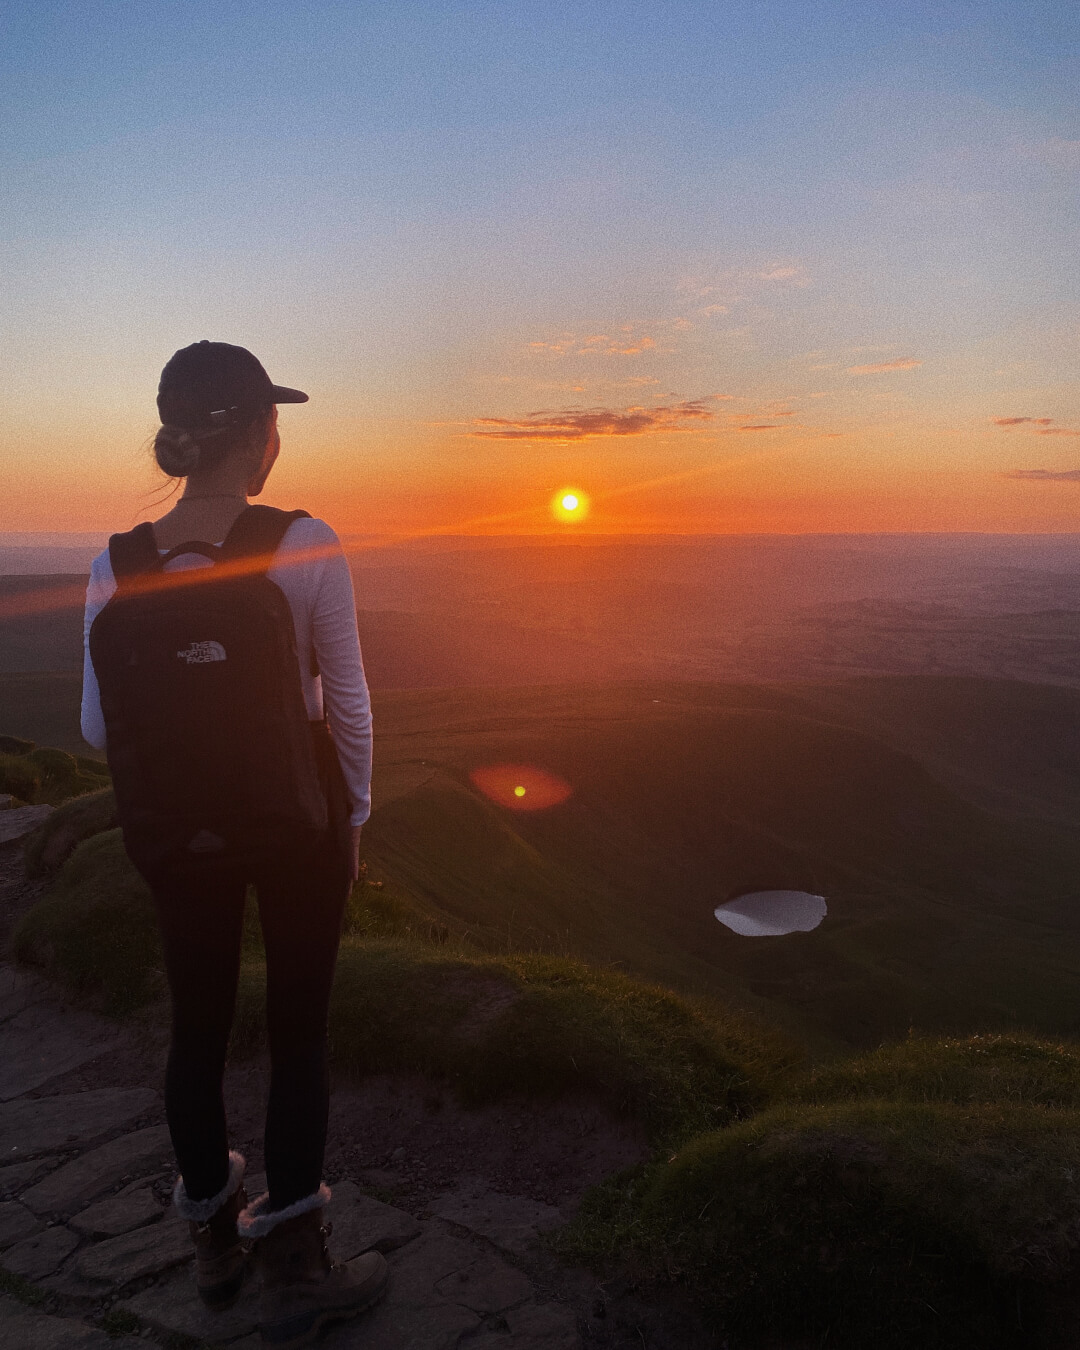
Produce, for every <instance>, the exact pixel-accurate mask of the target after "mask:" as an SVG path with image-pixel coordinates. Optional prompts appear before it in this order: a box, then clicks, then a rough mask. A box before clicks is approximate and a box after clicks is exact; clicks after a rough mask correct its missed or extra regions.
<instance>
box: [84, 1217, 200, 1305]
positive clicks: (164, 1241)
mask: <svg viewBox="0 0 1080 1350" xmlns="http://www.w3.org/2000/svg"><path fill="white" fill-rule="evenodd" d="M192 1255H193V1248H192V1245H191V1235H190V1233H189V1232H188V1226H187V1224H186V1223H185V1222H184V1221H183V1220H181V1219H178V1218H171V1219H166V1220H163V1221H162V1222H161V1223H157V1224H154V1225H152V1226H151V1227H150V1228H139V1229H136V1231H135V1232H133V1233H125V1234H124V1235H123V1236H122V1237H115V1238H109V1239H108V1240H107V1241H105V1242H95V1243H92V1244H91V1245H89V1246H87V1247H83V1249H82V1250H81V1251H80V1252H79V1254H78V1255H77V1256H76V1257H75V1260H74V1261H73V1262H72V1263H71V1268H72V1270H73V1271H74V1273H75V1274H76V1275H77V1276H78V1277H79V1278H80V1279H82V1280H86V1281H87V1282H88V1283H89V1284H100V1285H105V1286H108V1288H110V1289H121V1288H123V1286H124V1285H126V1284H130V1283H131V1282H132V1280H141V1279H143V1278H144V1277H145V1276H147V1275H157V1274H160V1272H161V1271H163V1270H170V1269H172V1267H173V1266H178V1265H180V1264H181V1263H182V1262H184V1261H188V1260H190V1259H191V1257H192Z"/></svg>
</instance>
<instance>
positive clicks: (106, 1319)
mask: <svg viewBox="0 0 1080 1350" xmlns="http://www.w3.org/2000/svg"><path fill="white" fill-rule="evenodd" d="M142 1326H143V1324H142V1322H141V1320H140V1319H139V1318H138V1317H137V1316H136V1315H135V1314H134V1313H133V1312H132V1311H131V1309H130V1308H120V1307H112V1308H107V1309H106V1310H105V1312H103V1313H102V1315H101V1329H102V1331H104V1332H105V1333H106V1335H108V1336H111V1337H113V1339H115V1340H118V1339H119V1338H120V1337H121V1336H138V1335H139V1333H140V1332H141V1331H142Z"/></svg>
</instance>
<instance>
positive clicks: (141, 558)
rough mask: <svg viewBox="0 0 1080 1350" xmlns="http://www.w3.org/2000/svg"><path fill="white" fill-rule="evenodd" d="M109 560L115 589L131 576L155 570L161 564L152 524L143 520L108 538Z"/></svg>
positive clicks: (120, 586)
mask: <svg viewBox="0 0 1080 1350" xmlns="http://www.w3.org/2000/svg"><path fill="white" fill-rule="evenodd" d="M109 562H110V563H111V564H112V570H113V576H114V577H115V578H116V585H117V589H120V588H122V587H123V586H124V585H125V584H126V583H127V582H128V581H130V580H131V579H132V578H133V577H137V576H141V575H142V574H143V573H145V572H152V571H156V570H157V569H158V568H159V567H160V566H161V559H160V557H159V556H158V551H157V542H156V540H155V539H154V527H153V525H151V524H150V522H149V521H148V520H144V521H143V523H142V524H141V525H136V526H135V528H134V529H133V530H128V531H127V532H126V533H124V534H114V535H112V536H111V537H110V539H109Z"/></svg>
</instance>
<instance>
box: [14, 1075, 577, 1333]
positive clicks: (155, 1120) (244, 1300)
mask: <svg viewBox="0 0 1080 1350" xmlns="http://www.w3.org/2000/svg"><path fill="white" fill-rule="evenodd" d="M160 1115H161V1104H160V1100H159V1098H158V1096H157V1094H156V1093H155V1092H154V1091H152V1090H151V1089H148V1088H101V1089H91V1090H89V1091H83V1092H76V1093H62V1094H58V1095H56V1096H40V1097H33V1096H30V1095H26V1094H24V1095H22V1096H20V1097H19V1098H17V1099H15V1100H13V1101H8V1102H5V1103H3V1104H2V1105H0V1154H2V1156H3V1158H4V1160H5V1162H4V1165H3V1166H2V1167H0V1269H2V1270H3V1272H4V1273H5V1274H6V1275H7V1276H8V1277H9V1278H8V1280H7V1281H6V1286H7V1288H8V1290H11V1289H12V1288H14V1289H15V1290H16V1291H17V1292H18V1293H21V1294H22V1295H23V1296H24V1297H27V1298H30V1299H38V1300H43V1304H44V1309H45V1310H43V1309H42V1307H37V1308H35V1307H33V1306H28V1305H27V1304H26V1303H19V1302H18V1301H16V1300H15V1299H12V1298H5V1299H2V1300H0V1342H2V1343H4V1344H11V1345H25V1346H42V1347H48V1348H49V1350H52V1348H53V1347H56V1348H57V1350H60V1347H63V1348H64V1350H67V1348H68V1347H71V1348H72V1350H74V1347H82V1346H86V1347H91V1346H93V1347H96V1346H98V1345H101V1346H104V1345H107V1344H108V1345H122V1344H123V1343H124V1342H125V1341H130V1342H131V1343H134V1341H135V1339H136V1337H138V1339H140V1340H144V1341H145V1340H146V1339H150V1340H160V1341H162V1342H163V1343H168V1342H169V1340H170V1337H174V1336H175V1335H177V1334H179V1335H181V1336H186V1337H189V1338H191V1339H192V1340H194V1341H195V1342H197V1343H201V1344H206V1345H233V1344H236V1345H238V1346H241V1347H245V1350H246V1347H247V1346H249V1345H251V1346H254V1345H255V1344H257V1343H258V1336H257V1334H256V1327H257V1294H256V1289H255V1282H254V1281H253V1280H252V1281H249V1283H248V1284H247V1285H246V1286H245V1289H244V1291H243V1293H242V1294H241V1297H240V1299H239V1300H238V1302H237V1303H236V1304H235V1306H234V1307H233V1308H231V1309H229V1310H228V1311H227V1312H224V1313H210V1312H208V1311H207V1310H206V1309H204V1308H203V1306H202V1304H201V1303H200V1302H199V1301H198V1299H197V1298H196V1296H195V1291H194V1286H193V1279H192V1271H191V1249H190V1240H189V1238H188V1233H187V1226H186V1224H183V1223H182V1222H181V1221H180V1220H179V1219H178V1218H177V1217H176V1216H175V1214H174V1213H172V1211H171V1209H170V1207H169V1205H168V1195H169V1191H170V1188H171V1185H172V1180H173V1171H172V1163H171V1153H170V1147H169V1139H168V1133H167V1131H166V1129H165V1127H164V1125H162V1124H161V1123H160ZM263 1184H264V1181H263V1178H262V1177H260V1176H258V1175H255V1176H252V1177H250V1178H249V1185H250V1187H251V1193H252V1194H254V1193H256V1192H257V1191H258V1190H259V1189H260V1188H261V1187H262V1186H263ZM329 1217H330V1219H331V1221H332V1223H333V1228H334V1231H333V1239H332V1244H333V1249H334V1253H335V1256H336V1258H337V1259H338V1260H346V1261H347V1260H350V1259H352V1258H353V1257H355V1256H358V1255H360V1254H361V1253H362V1252H365V1251H369V1250H371V1249H372V1248H375V1249H377V1250H379V1251H381V1252H384V1253H385V1254H386V1256H387V1258H388V1260H389V1263H390V1266H391V1271H392V1280H391V1285H390V1290H389V1293H388V1295H387V1297H386V1298H385V1299H384V1300H383V1302H382V1303H381V1304H379V1306H378V1307H377V1308H376V1309H375V1310H374V1311H373V1312H371V1313H368V1314H366V1315H365V1316H363V1317H362V1318H360V1319H358V1320H357V1321H355V1322H352V1323H343V1324H341V1325H340V1326H339V1327H337V1328H332V1329H330V1330H329V1331H328V1332H327V1333H326V1335H325V1337H324V1338H323V1341H324V1343H325V1344H326V1345H327V1346H331V1347H332V1346H341V1347H345V1346H357V1347H359V1346H370V1347H378V1350H397V1347H401V1350H406V1347H408V1348H409V1350H424V1347H430V1348H431V1350H444V1348H445V1350H450V1348H451V1347H456V1346H458V1345H469V1346H473V1345H475V1346H476V1347H478V1350H495V1347H499V1346H505V1347H510V1346H513V1347H520V1348H521V1350H575V1348H576V1347H579V1346H580V1345H581V1344H582V1340H581V1335H580V1333H579V1328H578V1315H577V1309H576V1308H575V1307H573V1306H568V1305H567V1304H566V1303H565V1302H560V1301H553V1300H551V1299H550V1298H548V1297H545V1295H544V1294H542V1293H540V1292H538V1289H537V1287H536V1284H535V1283H534V1278H532V1277H531V1275H530V1258H531V1257H534V1256H535V1255H536V1254H537V1253H538V1252H539V1247H538V1241H537V1239H538V1234H539V1233H540V1232H542V1231H543V1230H544V1229H545V1228H551V1227H554V1226H555V1225H556V1224H558V1223H560V1222H561V1221H562V1214H561V1213H560V1211H559V1210H558V1209H556V1208H554V1207H553V1206H550V1205H544V1204H541V1203H540V1202H538V1201H534V1200H529V1199H527V1198H524V1197H517V1198H515V1197H512V1196H506V1195H499V1194H493V1193H487V1194H485V1193H483V1192H481V1191H476V1190H475V1188H474V1189H470V1188H469V1187H468V1186H467V1185H466V1186H463V1187H461V1188H460V1189H459V1190H458V1191H457V1192H453V1193H450V1194H447V1195H445V1196H443V1197H441V1198H440V1200H439V1203H438V1204H437V1205H435V1206H433V1207H432V1208H431V1210H429V1211H427V1212H426V1213H425V1214H424V1215H423V1216H416V1215H414V1214H411V1213H409V1212H407V1211H406V1210H404V1209H399V1208H397V1207H396V1206H394V1205H389V1204H386V1203H384V1202H383V1201H381V1200H377V1199H375V1198H374V1197H372V1196H370V1195H367V1194H365V1193H364V1191H363V1190H361V1188H360V1187H359V1186H358V1185H356V1184H355V1183H353V1182H350V1181H339V1182H337V1183H336V1184H335V1186H334V1198H333V1200H332V1202H331V1205H330V1210H329ZM11 1277H14V1279H12V1278H11ZM105 1328H108V1329H110V1330H113V1331H114V1332H121V1333H122V1332H124V1331H125V1330H126V1331H128V1332H129V1333H130V1334H129V1335H128V1336H124V1335H122V1334H121V1335H120V1336H119V1338H118V1339H117V1338H114V1339H110V1338H109V1336H108V1335H107V1334H106V1331H105Z"/></svg>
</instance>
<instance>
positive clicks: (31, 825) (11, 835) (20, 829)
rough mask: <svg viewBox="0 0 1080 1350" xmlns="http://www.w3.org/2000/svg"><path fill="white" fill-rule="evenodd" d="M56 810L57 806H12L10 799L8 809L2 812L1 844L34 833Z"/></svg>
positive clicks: (0, 815) (0, 821) (0, 818)
mask: <svg viewBox="0 0 1080 1350" xmlns="http://www.w3.org/2000/svg"><path fill="white" fill-rule="evenodd" d="M55 810H56V807H55V806H12V805H11V801H10V799H9V800H8V804H7V809H6V810H5V811H4V812H3V813H2V814H0V844H10V843H12V842H13V841H14V840H16V839H22V838H23V837H24V836H25V835H28V834H32V833H33V831H34V830H36V829H37V827H38V826H39V825H40V824H41V822H42V821H43V820H48V818H49V816H51V815H52V813H53V812H54V811H55Z"/></svg>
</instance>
